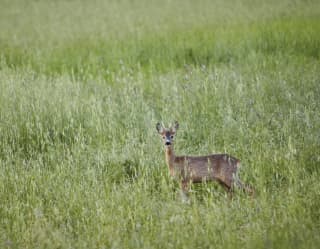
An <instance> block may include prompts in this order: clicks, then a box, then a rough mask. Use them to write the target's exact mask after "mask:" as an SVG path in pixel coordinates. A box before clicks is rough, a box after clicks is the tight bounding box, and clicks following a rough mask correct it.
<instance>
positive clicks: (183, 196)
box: [180, 180, 190, 203]
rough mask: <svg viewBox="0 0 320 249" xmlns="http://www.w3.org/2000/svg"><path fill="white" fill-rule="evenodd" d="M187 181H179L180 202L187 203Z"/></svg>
mask: <svg viewBox="0 0 320 249" xmlns="http://www.w3.org/2000/svg"><path fill="white" fill-rule="evenodd" d="M189 185H190V184H189V181H185V180H183V181H181V190H180V196H181V199H182V202H185V203H189V197H188V192H189V187H190V186H189Z"/></svg>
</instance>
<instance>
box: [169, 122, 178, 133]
mask: <svg viewBox="0 0 320 249" xmlns="http://www.w3.org/2000/svg"><path fill="white" fill-rule="evenodd" d="M178 129H179V123H178V121H174V123H173V125H172V128H171V130H172V131H173V132H177V130H178Z"/></svg>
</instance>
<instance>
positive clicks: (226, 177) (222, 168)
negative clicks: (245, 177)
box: [156, 121, 254, 200]
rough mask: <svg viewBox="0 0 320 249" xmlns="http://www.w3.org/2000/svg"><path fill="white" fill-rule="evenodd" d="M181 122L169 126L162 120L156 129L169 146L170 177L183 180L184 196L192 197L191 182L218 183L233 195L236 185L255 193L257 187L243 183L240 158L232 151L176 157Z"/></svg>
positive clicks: (251, 193)
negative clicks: (175, 150)
mask: <svg viewBox="0 0 320 249" xmlns="http://www.w3.org/2000/svg"><path fill="white" fill-rule="evenodd" d="M178 128H179V123H178V122H177V121H175V122H174V124H173V125H171V126H170V127H169V128H165V127H164V126H163V124H162V123H160V122H158V123H157V125H156V129H157V131H158V133H159V135H160V136H161V138H162V141H163V143H164V146H165V160H166V164H167V166H168V169H169V173H170V176H171V177H173V178H176V179H177V180H178V181H180V185H181V190H182V191H181V196H182V198H183V200H187V199H188V192H189V190H190V185H191V184H193V183H203V182H214V181H215V182H218V183H219V184H220V185H221V186H222V187H223V188H224V189H225V190H226V191H227V193H229V194H230V195H231V196H232V193H233V190H234V186H236V187H238V188H239V189H241V190H243V191H244V192H246V193H248V194H249V195H251V196H253V195H254V189H253V188H252V187H250V186H248V185H246V184H244V183H242V182H241V181H240V179H239V177H238V174H237V173H238V170H239V168H240V160H239V159H237V158H235V157H233V156H231V155H229V154H211V155H207V156H176V155H175V153H174V149H173V142H174V138H175V136H176V133H177V130H178Z"/></svg>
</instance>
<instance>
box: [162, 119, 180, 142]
mask: <svg viewBox="0 0 320 249" xmlns="http://www.w3.org/2000/svg"><path fill="white" fill-rule="evenodd" d="M156 128H157V131H158V133H159V135H160V136H161V137H162V140H163V143H164V145H165V146H171V145H172V144H173V139H174V136H175V135H176V132H177V130H178V128H179V123H178V122H177V121H175V122H174V124H173V125H171V126H170V128H165V127H164V126H163V124H162V123H157V126H156Z"/></svg>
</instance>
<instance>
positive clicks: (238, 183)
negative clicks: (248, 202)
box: [234, 177, 255, 197]
mask: <svg viewBox="0 0 320 249" xmlns="http://www.w3.org/2000/svg"><path fill="white" fill-rule="evenodd" d="M234 185H235V186H236V187H237V188H239V189H241V190H242V191H244V192H246V193H247V194H248V195H250V196H251V197H254V195H255V190H254V188H252V187H251V186H249V185H247V184H244V183H243V182H241V181H240V179H239V178H238V177H235V178H234Z"/></svg>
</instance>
